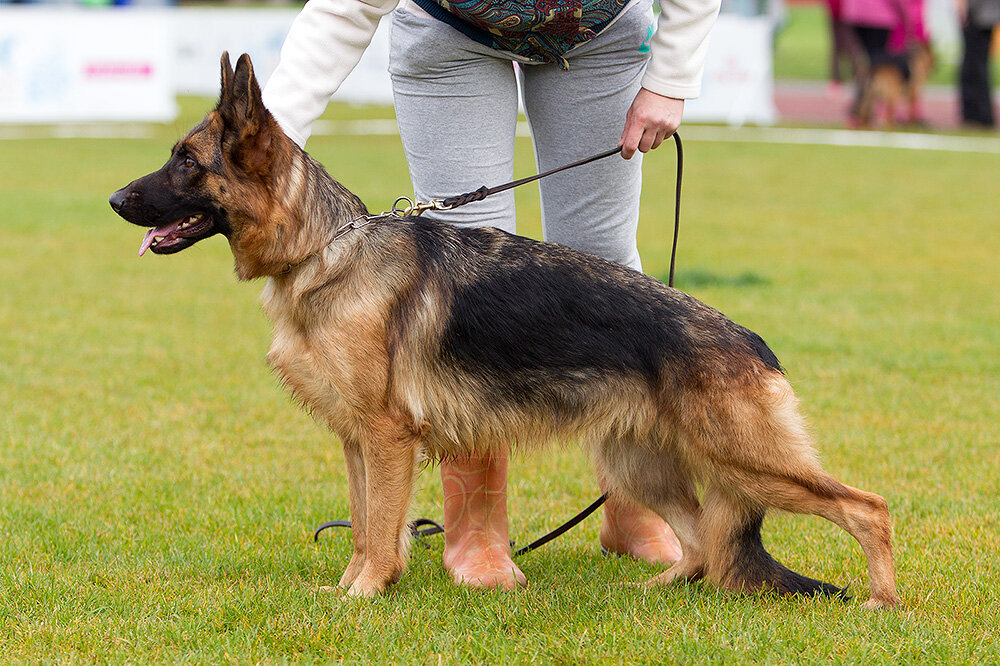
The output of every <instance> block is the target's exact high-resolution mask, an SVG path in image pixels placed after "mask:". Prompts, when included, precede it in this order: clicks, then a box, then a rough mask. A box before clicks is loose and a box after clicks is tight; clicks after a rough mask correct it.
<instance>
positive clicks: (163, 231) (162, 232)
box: [139, 219, 184, 257]
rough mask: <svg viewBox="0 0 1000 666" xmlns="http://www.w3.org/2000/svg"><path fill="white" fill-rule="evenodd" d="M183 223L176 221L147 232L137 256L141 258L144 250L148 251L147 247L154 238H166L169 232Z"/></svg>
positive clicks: (144, 252)
mask: <svg viewBox="0 0 1000 666" xmlns="http://www.w3.org/2000/svg"><path fill="white" fill-rule="evenodd" d="M183 221H184V220H183V219H181V220H177V221H176V222H172V223H170V224H165V225H163V226H162V227H155V228H153V229H150V230H149V231H147V232H146V235H145V237H143V239H142V245H140V246H139V256H140V257H141V256H142V255H144V254H146V250H148V249H149V246H150V245H152V244H153V239H154V238H156V237H157V236H163V237H164V238H166V237H167V236H169V235H170V232H172V231H174V230H175V229H177V226H178V225H179V224H180V223H181V222H183Z"/></svg>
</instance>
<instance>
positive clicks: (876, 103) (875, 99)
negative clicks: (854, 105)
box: [858, 42, 934, 129]
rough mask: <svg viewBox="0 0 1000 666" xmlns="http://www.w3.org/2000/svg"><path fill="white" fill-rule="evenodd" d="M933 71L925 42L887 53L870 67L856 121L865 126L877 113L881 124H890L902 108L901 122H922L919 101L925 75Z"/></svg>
mask: <svg viewBox="0 0 1000 666" xmlns="http://www.w3.org/2000/svg"><path fill="white" fill-rule="evenodd" d="M933 71H934V52H933V51H932V50H931V47H930V44H928V43H923V42H920V43H917V44H915V45H914V46H912V47H911V48H910V49H909V50H908V51H907V52H906V53H901V54H897V55H890V56H888V57H887V58H886V59H885V60H884V61H882V62H880V63H876V64H875V65H874V66H873V67H872V71H871V73H870V74H869V79H868V82H867V85H866V87H865V91H864V93H863V94H862V97H861V105H860V107H859V109H858V121H859V123H860V124H861V125H864V126H867V125H871V124H873V123H874V122H877V119H876V116H878V115H881V116H882V121H883V124H884V126H885V127H888V128H890V129H891V128H893V127H895V125H896V122H897V121H898V120H899V119H900V118H901V117H902V116H901V112H902V110H903V109H905V110H906V116H905V122H906V123H907V124H911V125H922V124H923V123H924V121H923V118H922V115H921V109H920V104H921V100H922V99H923V90H924V87H925V86H926V84H927V79H928V78H929V77H930V75H931V72H933Z"/></svg>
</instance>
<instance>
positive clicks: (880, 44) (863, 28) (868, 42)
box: [841, 0, 911, 124]
mask: <svg viewBox="0 0 1000 666" xmlns="http://www.w3.org/2000/svg"><path fill="white" fill-rule="evenodd" d="M910 4H911V0H842V3H841V16H842V17H843V20H844V22H845V23H847V24H848V25H850V26H851V27H852V29H853V30H854V34H855V36H856V37H857V39H858V42H859V43H860V44H861V47H862V48H863V49H864V52H865V55H866V56H867V57H868V66H867V68H866V69H865V70H864V71H863V72H859V75H858V77H857V91H856V94H855V97H854V104H853V105H852V106H851V110H850V117H849V122H851V123H852V124H853V123H856V122H857V114H858V109H859V107H860V105H861V100H862V98H863V96H864V93H865V89H866V88H867V86H868V84H869V81H870V78H871V72H872V70H873V69H874V68H875V67H878V66H879V65H880V64H882V63H884V62H887V61H888V60H889V51H888V45H889V34H890V33H891V32H892V31H893V30H894V29H897V26H902V30H904V31H905V32H906V33H907V34H908V33H910V32H911V28H910V22H911V14H910V7H909V5H910Z"/></svg>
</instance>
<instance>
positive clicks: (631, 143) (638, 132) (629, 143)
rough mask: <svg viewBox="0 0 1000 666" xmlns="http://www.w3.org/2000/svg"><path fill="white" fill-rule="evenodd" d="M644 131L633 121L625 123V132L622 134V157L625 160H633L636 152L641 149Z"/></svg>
mask: <svg viewBox="0 0 1000 666" xmlns="http://www.w3.org/2000/svg"><path fill="white" fill-rule="evenodd" d="M642 135H643V130H642V127H641V126H639V125H637V124H636V123H634V122H633V121H632V120H631V119H629V120H627V121H626V122H625V131H624V132H622V142H621V146H622V157H624V158H625V159H627V160H628V159H632V156H633V155H635V151H636V150H637V149H638V148H639V143H640V142H641V141H642Z"/></svg>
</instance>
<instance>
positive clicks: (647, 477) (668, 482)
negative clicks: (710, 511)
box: [596, 441, 704, 585]
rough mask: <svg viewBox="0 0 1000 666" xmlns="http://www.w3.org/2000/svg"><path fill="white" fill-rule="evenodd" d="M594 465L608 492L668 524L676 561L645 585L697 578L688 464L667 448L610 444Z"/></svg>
mask: <svg viewBox="0 0 1000 666" xmlns="http://www.w3.org/2000/svg"><path fill="white" fill-rule="evenodd" d="M596 458H597V465H598V468H599V471H600V472H601V474H602V475H603V476H604V478H605V480H606V481H607V483H608V485H609V486H610V489H611V491H612V492H618V493H621V494H622V495H624V496H625V497H627V498H628V499H630V500H632V501H634V502H637V503H639V504H641V505H643V506H645V507H648V508H649V509H651V510H652V511H654V512H655V513H656V514H657V515H659V516H660V517H661V518H663V520H665V521H666V522H667V524H668V525H670V527H671V529H673V531H674V534H676V535H677V539H678V541H680V544H681V559H680V560H678V561H677V562H675V563H674V564H673V565H672V566H671V567H670V568H669V569H667V570H666V571H665V572H663V573H662V574H659V575H658V576H655V577H654V578H652V579H650V580H649V581H647V585H668V584H670V583H672V582H675V581H684V580H697V579H698V578H700V577H701V576H702V574H703V571H704V558H703V556H702V546H701V542H700V536H699V532H698V520H699V515H700V513H701V508H700V506H699V503H698V496H697V495H696V494H695V488H694V480H693V477H692V476H691V473H690V470H689V469H688V467H687V465H686V464H685V463H684V462H683V461H682V460H681V459H680V457H679V456H678V455H677V454H676V451H675V449H674V448H673V447H672V446H670V445H661V444H659V443H643V444H634V445H633V444H630V443H623V442H619V441H610V442H607V443H605V444H604V445H602V446H601V447H599V448H598V450H597V455H596Z"/></svg>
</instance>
